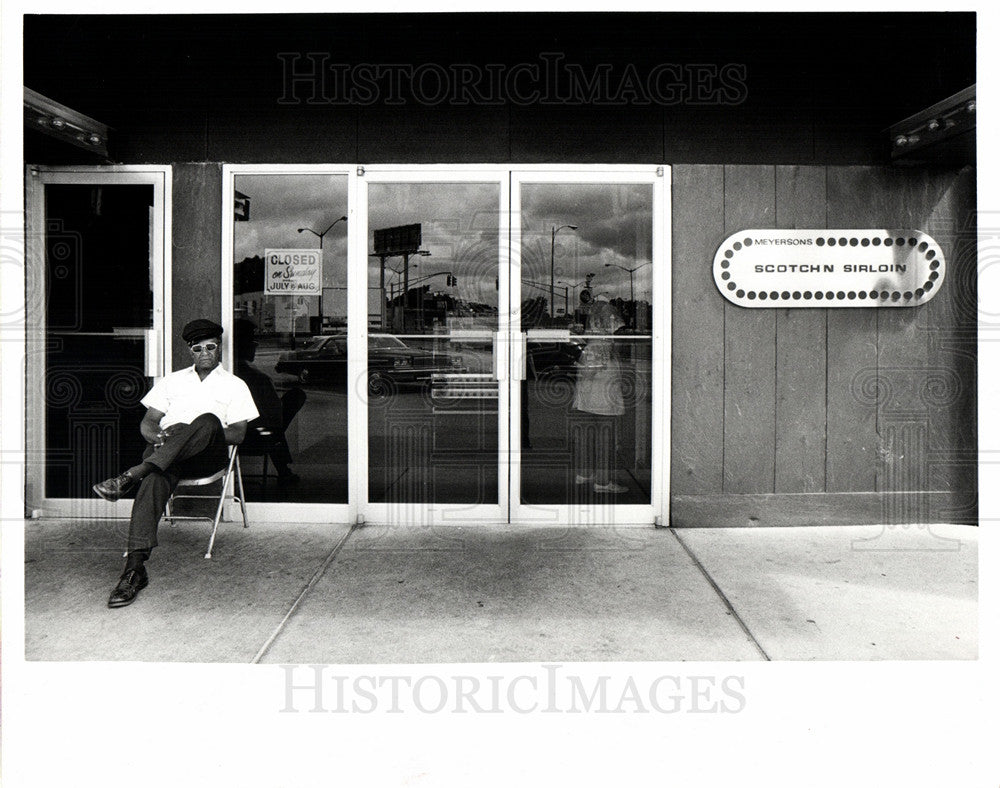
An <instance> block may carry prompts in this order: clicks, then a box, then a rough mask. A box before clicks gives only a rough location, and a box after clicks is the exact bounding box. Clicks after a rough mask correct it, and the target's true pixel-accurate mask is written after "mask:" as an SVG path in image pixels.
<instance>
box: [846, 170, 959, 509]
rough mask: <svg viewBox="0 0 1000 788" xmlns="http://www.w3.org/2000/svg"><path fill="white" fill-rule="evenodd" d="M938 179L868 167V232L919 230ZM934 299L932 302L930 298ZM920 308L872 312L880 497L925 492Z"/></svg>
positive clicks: (926, 427) (927, 415) (924, 338)
mask: <svg viewBox="0 0 1000 788" xmlns="http://www.w3.org/2000/svg"><path fill="white" fill-rule="evenodd" d="M941 183H942V179H940V178H933V177H930V176H928V174H927V173H926V172H923V171H920V170H901V169H888V168H873V169H871V170H869V171H868V173H867V177H866V178H865V183H864V185H865V187H866V189H867V191H865V192H862V195H861V196H862V197H863V198H865V199H867V200H868V201H869V204H870V205H871V206H872V210H873V211H874V212H875V213H874V216H875V217H876V219H877V220H878V221H879V223H878V224H875V225H872V226H874V227H885V228H899V229H911V228H912V229H923V228H925V227H926V221H927V218H928V217H929V216H930V214H931V212H932V211H933V206H934V205H935V204H936V203H937V200H938V198H939V197H940V190H941V189H942V185H941ZM935 300H936V299H935ZM925 310H926V307H925V306H917V307H913V308H906V309H893V308H886V309H878V310H876V311H877V314H878V377H879V381H880V383H881V384H882V387H883V392H884V397H883V398H881V399H880V401H879V404H878V416H877V420H876V427H877V432H878V438H879V447H880V451H879V462H878V465H877V471H878V473H877V477H876V489H877V490H879V491H881V492H899V491H906V490H925V489H928V487H929V481H930V479H929V459H930V458H929V455H928V452H929V445H928V441H929V437H930V435H929V431H930V420H931V411H932V410H933V408H929V407H928V402H927V400H926V398H925V396H924V388H925V385H926V382H927V380H928V375H929V374H930V372H931V370H930V369H929V368H928V358H927V350H928V344H929V335H928V333H927V332H925V331H920V330H919V328H918V323H919V320H920V318H921V317H924V316H925V315H924V312H925ZM886 514H887V518H888V520H889V521H890V522H917V521H920V520H926V517H921V516H920V513H918V512H911V511H908V507H907V506H905V505H904V506H899V507H895V508H894V509H893V510H891V511H889V512H887V513H886Z"/></svg>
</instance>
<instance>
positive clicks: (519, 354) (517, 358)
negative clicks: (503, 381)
mask: <svg viewBox="0 0 1000 788" xmlns="http://www.w3.org/2000/svg"><path fill="white" fill-rule="evenodd" d="M510 352H511V356H512V358H511V365H510V370H511V375H512V376H513V379H514V380H525V379H526V378H527V377H528V335H527V334H525V333H524V332H521V331H519V332H518V333H517V334H516V335H515V336H514V340H513V343H512V344H511V348H510Z"/></svg>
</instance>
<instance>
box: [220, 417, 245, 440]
mask: <svg viewBox="0 0 1000 788" xmlns="http://www.w3.org/2000/svg"><path fill="white" fill-rule="evenodd" d="M222 431H223V432H224V433H225V435H226V443H230V444H237V445H238V444H240V443H243V439H244V438H245V437H246V435H247V423H246V421H237V422H235V423H234V424H230V425H229V426H228V427H223V428H222Z"/></svg>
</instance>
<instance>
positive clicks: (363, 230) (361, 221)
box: [348, 164, 510, 525]
mask: <svg viewBox="0 0 1000 788" xmlns="http://www.w3.org/2000/svg"><path fill="white" fill-rule="evenodd" d="M361 169H362V172H363V174H362V175H361V176H360V177H359V179H358V180H359V188H358V198H359V202H358V206H359V211H358V214H359V218H358V227H357V230H358V235H357V236H356V239H355V240H356V241H357V243H358V244H359V245H360V246H359V247H355V248H354V249H353V251H354V252H355V258H354V263H353V265H352V266H351V267H352V270H363V271H364V274H365V280H364V287H365V288H367V286H368V281H367V275H368V259H369V258H368V254H369V252H368V248H367V244H368V210H367V206H368V185H369V184H370V183H495V184H496V185H497V187H498V189H497V191H498V203H497V222H498V226H497V277H498V280H499V281H498V291H497V293H498V302H497V318H498V326H497V331H496V334H495V336H496V338H497V340H498V341H495V342H494V347H495V348H496V350H495V353H496V358H495V359H494V362H495V364H496V369H497V372H498V375H497V377H498V384H497V394H498V396H497V503H496V504H471V503H470V504H456V503H430V504H418V503H373V502H370V501H369V500H368V494H369V490H368V479H369V467H368V461H369V456H368V439H367V438H368V387H367V386H362V385H355V386H354V390H355V392H356V393H357V392H360V393H361V397H360V399H361V405H360V409H359V414H358V417H357V419H356V420H357V422H358V423H359V425H360V426H361V432H362V436H361V437H362V438H363V440H362V441H361V442H360V443H359V444H355V445H352V446H351V447H349V449H348V451H349V452H350V451H351V449H355V450H356V451H357V454H356V455H350V454H349V456H352V459H351V461H350V465H351V467H352V468H354V467H356V468H359V469H360V470H359V472H358V474H357V476H359V477H361V478H360V479H359V480H358V481H359V485H358V486H359V488H360V490H361V492H360V497H359V499H358V500H359V506H360V509H359V514H360V515H361V516H362V517H364V519H365V520H366V521H374V522H379V523H392V524H396V523H399V524H405V525H417V524H419V525H469V524H470V523H474V524H477V525H485V524H501V523H502V524H506V523H507V522H508V518H509V507H508V501H509V496H508V495H507V490H508V480H509V467H508V458H509V456H510V452H509V438H510V430H509V429H508V428H507V424H508V422H509V413H510V396H509V386H508V385H505V384H506V383H507V380H508V379H509V374H508V355H509V354H507V353H505V352H504V350H505V347H506V343H505V341H504V339H503V338H504V335H505V333H506V331H507V321H506V320H505V319H504V314H505V313H507V314H509V312H510V301H509V298H510V281H509V275H510V266H509V265H508V264H507V260H508V259H509V255H508V245H509V236H508V235H507V233H506V232H505V229H506V227H505V225H506V222H505V218H504V217H505V216H506V215H507V211H508V206H509V205H510V191H509V186H510V178H509V177H508V174H507V169H509V168H502V167H498V166H497V165H480V166H476V165H471V164H470V165H463V164H453V165H448V164H440V165H392V164H381V165H370V166H369V165H366V166H365V167H363V168H361ZM361 206H364V210H361V209H360V208H361ZM365 292H367V289H366V291H365ZM349 303H350V304H351V306H354V307H355V311H354V312H353V313H352V314H349V315H348V326H351V325H359V323H358V321H359V320H361V323H360V325H361V330H360V331H358V332H357V336H356V337H355V341H354V343H353V344H352V342H351V330H350V328H348V358H349V359H350V358H351V354H352V353H353V354H354V357H355V358H356V359H358V360H359V362H361V366H360V368H359V369H358V372H357V373H356V375H354V376H352V377H351V380H358V381H360V380H365V379H367V358H368V316H367V308H366V307H367V301H366V300H362V299H354V301H353V302H350V301H349ZM362 308H364V311H365V314H364V315H360V314H359V312H360V310H361V309H362ZM352 319H353V320H354V323H353V324H352V322H351V321H352ZM349 363H350V362H349ZM353 420H354V419H352V421H353Z"/></svg>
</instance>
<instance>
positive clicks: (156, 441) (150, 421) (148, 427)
mask: <svg viewBox="0 0 1000 788" xmlns="http://www.w3.org/2000/svg"><path fill="white" fill-rule="evenodd" d="M163 416H164V414H163V411H159V410H157V409H156V408H149V410H147V411H146V415H145V416H143V417H142V422H141V423H140V424H139V432H140V433H141V434H142V437H143V439H144V440H145V441H146V443H152V444H153V445H154V446H159V445H160V444H161V443H162V440H160V420H161V419H162V418H163Z"/></svg>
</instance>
